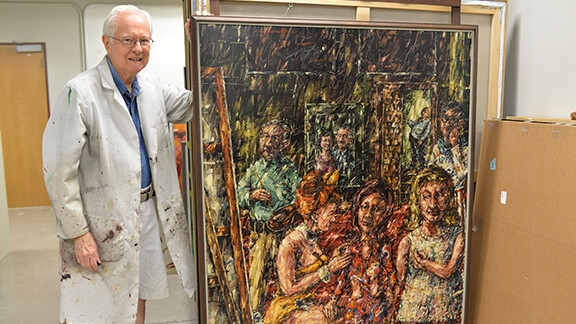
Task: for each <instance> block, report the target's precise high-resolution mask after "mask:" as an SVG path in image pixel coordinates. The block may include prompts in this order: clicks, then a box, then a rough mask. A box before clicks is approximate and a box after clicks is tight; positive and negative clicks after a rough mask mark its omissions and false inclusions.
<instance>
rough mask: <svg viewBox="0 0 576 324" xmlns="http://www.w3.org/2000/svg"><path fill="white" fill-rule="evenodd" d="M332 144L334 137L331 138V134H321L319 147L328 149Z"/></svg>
mask: <svg viewBox="0 0 576 324" xmlns="http://www.w3.org/2000/svg"><path fill="white" fill-rule="evenodd" d="M333 146H334V139H333V138H332V136H322V139H320V147H321V148H323V149H325V150H329V149H331V148H332V147H333Z"/></svg>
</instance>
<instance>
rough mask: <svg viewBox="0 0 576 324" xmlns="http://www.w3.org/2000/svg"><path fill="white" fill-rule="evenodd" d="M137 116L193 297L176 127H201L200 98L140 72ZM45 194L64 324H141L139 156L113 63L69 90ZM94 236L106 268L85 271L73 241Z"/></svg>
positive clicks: (51, 124)
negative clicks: (53, 225) (195, 121)
mask: <svg viewBox="0 0 576 324" xmlns="http://www.w3.org/2000/svg"><path fill="white" fill-rule="evenodd" d="M137 78H138V83H139V85H140V95H139V96H138V109H139V114H140V120H141V127H142V132H143V136H144V139H145V142H146V147H147V150H148V156H149V158H150V168H151V173H152V179H153V183H154V187H155V190H156V196H157V198H156V199H157V207H158V215H159V219H160V220H159V223H160V226H161V232H163V241H164V242H165V244H166V246H167V249H168V251H169V255H170V257H171V259H172V261H173V262H174V265H175V268H176V270H177V272H178V274H179V275H180V278H181V280H182V284H183V286H184V288H185V290H186V292H187V293H188V295H189V296H192V294H193V292H194V289H195V288H196V281H195V280H196V272H195V271H196V270H195V266H194V264H193V261H192V260H193V259H192V252H191V244H190V236H189V232H188V228H189V226H188V224H187V218H186V215H185V212H184V208H183V203H182V196H181V193H180V187H179V183H178V176H177V172H176V168H175V165H176V161H175V154H174V137H173V134H172V132H171V128H170V127H169V125H168V123H182V122H187V121H190V120H191V118H192V94H191V92H189V91H187V90H184V89H178V88H175V87H171V86H169V85H166V84H163V83H162V82H161V81H160V80H159V79H158V78H156V77H155V76H152V75H149V74H146V73H144V72H140V73H139V74H138V76H137ZM43 164H44V179H45V183H46V189H47V191H48V194H49V196H50V200H51V201H52V205H53V206H54V211H55V213H56V219H57V230H58V237H59V238H60V239H61V240H60V254H61V265H60V266H61V268H60V274H61V300H60V321H61V322H64V321H67V323H126V322H132V323H133V322H134V320H135V318H136V317H135V316H136V309H137V300H138V285H139V282H138V280H139V252H138V251H139V239H140V237H139V224H140V219H139V217H140V210H139V209H140V176H141V166H140V147H139V142H138V134H137V132H136V129H135V127H134V124H133V123H132V119H131V117H130V113H129V111H128V109H127V108H126V104H125V103H124V100H123V99H122V96H121V95H120V92H119V91H118V89H117V88H116V85H115V84H114V81H113V79H112V74H111V72H110V69H109V67H108V64H107V61H106V58H104V59H103V60H102V61H101V62H100V64H99V65H98V66H97V67H95V68H93V69H90V70H88V71H86V72H83V73H81V74H79V75H78V76H76V77H75V78H73V79H72V80H70V81H69V82H68V83H67V84H66V86H65V87H64V88H63V89H62V91H61V93H60V95H59V97H58V99H57V101H56V105H55V106H54V107H53V109H52V115H51V116H50V119H49V120H48V124H47V125H46V129H45V131H44V139H43ZM88 231H90V232H91V233H92V235H93V236H94V239H95V240H96V243H97V244H98V249H99V253H100V258H101V260H102V264H101V265H100V267H99V269H98V271H97V272H92V271H89V270H87V269H84V268H81V267H80V266H79V265H78V263H77V262H76V258H75V254H74V242H73V240H72V239H73V238H75V237H77V236H80V235H82V234H84V233H86V232H88Z"/></svg>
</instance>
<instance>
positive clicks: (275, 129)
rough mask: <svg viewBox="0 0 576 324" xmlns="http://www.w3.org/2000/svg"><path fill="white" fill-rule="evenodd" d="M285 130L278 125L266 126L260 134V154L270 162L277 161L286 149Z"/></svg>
mask: <svg viewBox="0 0 576 324" xmlns="http://www.w3.org/2000/svg"><path fill="white" fill-rule="evenodd" d="M286 143H287V141H286V140H285V139H284V130H283V129H282V128H281V127H280V126H277V125H270V126H266V127H264V128H263V129H262V131H261V132H260V152H261V153H262V156H263V157H264V159H265V160H266V161H268V162H270V161H273V160H274V159H276V158H277V157H278V156H279V155H280V153H282V151H283V150H284V149H285V148H286V146H287V145H286Z"/></svg>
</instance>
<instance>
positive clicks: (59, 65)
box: [0, 3, 82, 103]
mask: <svg viewBox="0 0 576 324" xmlns="http://www.w3.org/2000/svg"><path fill="white" fill-rule="evenodd" d="M80 14H81V13H80V9H79V8H78V7H77V6H75V5H73V4H30V3H0V43H12V42H37V43H46V61H47V73H48V96H49V99H50V102H51V103H54V102H55V101H56V97H57V95H58V92H59V91H60V89H61V88H62V86H63V85H64V84H65V83H66V81H68V80H69V79H70V78H72V77H73V76H74V75H76V74H77V73H79V72H81V71H82V47H81V20H80Z"/></svg>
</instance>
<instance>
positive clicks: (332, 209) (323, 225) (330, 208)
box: [316, 203, 337, 232]
mask: <svg viewBox="0 0 576 324" xmlns="http://www.w3.org/2000/svg"><path fill="white" fill-rule="evenodd" d="M336 207H337V206H336V204H335V203H330V204H328V205H326V206H325V207H324V208H321V209H320V210H318V212H317V213H316V215H317V217H318V218H317V219H316V222H317V224H316V226H317V227H318V230H320V231H322V232H326V231H327V230H328V229H330V224H332V222H334V217H335V216H336Z"/></svg>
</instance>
